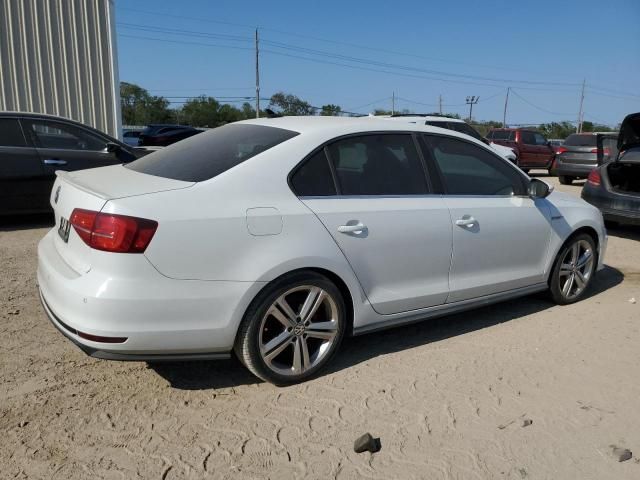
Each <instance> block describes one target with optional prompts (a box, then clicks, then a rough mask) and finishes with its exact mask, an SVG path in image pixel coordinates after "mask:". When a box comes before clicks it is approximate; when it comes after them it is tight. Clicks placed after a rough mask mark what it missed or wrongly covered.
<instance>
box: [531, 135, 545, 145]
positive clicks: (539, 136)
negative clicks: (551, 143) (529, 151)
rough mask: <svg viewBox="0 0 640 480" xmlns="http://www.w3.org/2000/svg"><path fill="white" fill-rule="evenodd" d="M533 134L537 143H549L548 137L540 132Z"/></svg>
mask: <svg viewBox="0 0 640 480" xmlns="http://www.w3.org/2000/svg"><path fill="white" fill-rule="evenodd" d="M533 136H534V137H535V140H536V145H546V144H547V139H546V138H544V137H543V136H542V135H540V134H539V133H534V134H533Z"/></svg>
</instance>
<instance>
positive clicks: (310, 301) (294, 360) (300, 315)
mask: <svg viewBox="0 0 640 480" xmlns="http://www.w3.org/2000/svg"><path fill="white" fill-rule="evenodd" d="M346 323H347V316H346V308H345V303H344V299H343V298H342V294H341V293H340V291H339V290H338V288H337V287H336V286H335V285H334V284H333V282H331V281H330V280H329V279H328V278H327V277H325V276H323V275H320V274H318V273H315V272H296V273H292V274H289V275H286V276H284V277H282V278H281V279H279V280H277V281H275V282H274V283H272V284H271V285H268V286H267V287H266V288H265V289H264V290H263V291H262V292H260V294H259V295H258V296H257V297H256V298H255V299H254V301H253V302H252V303H251V305H250V306H249V308H248V309H247V312H246V313H245V316H244V318H243V320H242V323H241V325H240V329H239V331H238V336H237V340H236V345H235V352H236V355H237V356H238V358H239V359H240V361H241V362H242V363H244V365H245V366H246V367H247V368H248V369H249V370H250V371H251V373H253V374H254V375H256V376H257V377H259V378H261V379H263V380H265V381H267V382H270V383H273V384H275V385H289V384H293V383H299V382H303V381H305V380H308V379H309V378H311V377H313V376H314V375H315V374H317V373H318V372H319V371H320V370H322V369H323V368H324V367H325V366H326V365H327V363H329V362H330V360H331V358H332V357H333V356H334V355H335V353H336V351H337V350H338V347H339V346H340V343H341V342H342V338H343V337H344V332H345V330H346Z"/></svg>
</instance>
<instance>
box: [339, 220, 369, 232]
mask: <svg viewBox="0 0 640 480" xmlns="http://www.w3.org/2000/svg"><path fill="white" fill-rule="evenodd" d="M366 229H367V227H366V226H365V225H363V224H362V223H360V222H358V223H356V224H355V225H340V226H339V227H338V231H339V232H340V233H361V232H364V231H365V230H366Z"/></svg>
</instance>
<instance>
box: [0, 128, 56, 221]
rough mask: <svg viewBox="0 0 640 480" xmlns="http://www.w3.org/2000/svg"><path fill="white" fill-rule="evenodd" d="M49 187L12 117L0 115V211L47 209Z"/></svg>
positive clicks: (38, 162) (39, 165) (35, 156)
mask: <svg viewBox="0 0 640 480" xmlns="http://www.w3.org/2000/svg"><path fill="white" fill-rule="evenodd" d="M50 190H51V186H50V184H49V182H48V180H47V179H46V178H45V176H44V171H43V168H42V165H41V164H40V158H39V157H38V152H36V149H35V148H33V146H32V145H31V144H30V143H29V141H28V139H26V138H25V136H24V135H23V132H22V128H21V127H20V122H19V121H18V119H17V118H16V117H0V214H14V213H15V214H17V213H30V212H39V211H44V210H48V209H49V192H50Z"/></svg>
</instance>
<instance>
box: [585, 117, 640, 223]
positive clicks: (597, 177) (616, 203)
mask: <svg viewBox="0 0 640 480" xmlns="http://www.w3.org/2000/svg"><path fill="white" fill-rule="evenodd" d="M603 136H604V135H603ZM606 140H607V136H604V142H601V143H604V148H609V149H610V150H612V153H611V155H612V156H613V159H612V160H611V161H609V162H607V163H604V164H602V165H600V166H599V167H596V168H595V169H592V170H591V171H590V172H589V175H588V176H587V181H586V183H585V185H584V187H583V188H582V198H583V199H585V200H586V201H587V202H589V203H591V204H592V205H595V206H596V207H598V208H599V209H600V211H601V212H602V215H603V216H604V218H605V220H607V221H609V222H612V223H627V224H635V225H640V113H633V114H631V115H627V116H626V117H625V119H624V120H623V121H622V124H621V126H620V133H619V135H618V136H617V139H616V143H615V145H607V144H606ZM618 152H619V153H618Z"/></svg>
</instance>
